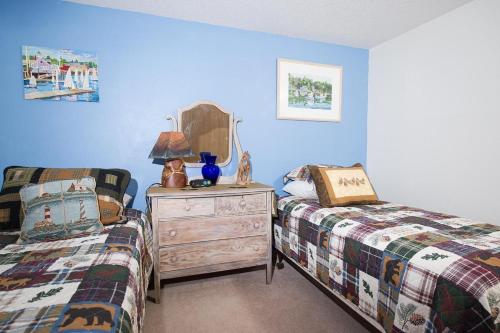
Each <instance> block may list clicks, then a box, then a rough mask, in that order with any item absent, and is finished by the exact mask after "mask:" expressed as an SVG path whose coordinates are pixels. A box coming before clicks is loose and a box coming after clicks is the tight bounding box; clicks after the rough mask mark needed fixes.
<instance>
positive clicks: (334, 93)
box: [277, 59, 342, 121]
mask: <svg viewBox="0 0 500 333" xmlns="http://www.w3.org/2000/svg"><path fill="white" fill-rule="evenodd" d="M277 84H278V86H277V116H278V119H293V120H316V121H340V115H341V107H342V67H340V66H333V65H324V64H314V63H307V62H301V61H294V60H287V59H278V79H277Z"/></svg>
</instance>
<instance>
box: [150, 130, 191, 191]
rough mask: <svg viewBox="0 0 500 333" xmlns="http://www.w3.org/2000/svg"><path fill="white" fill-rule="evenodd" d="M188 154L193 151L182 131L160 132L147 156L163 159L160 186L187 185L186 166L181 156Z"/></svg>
mask: <svg viewBox="0 0 500 333" xmlns="http://www.w3.org/2000/svg"><path fill="white" fill-rule="evenodd" d="M190 156H193V153H192V151H191V147H190V146H189V143H188V141H187V140H186V137H185V136H184V134H183V133H182V132H162V133H160V136H159V137H158V139H157V140H156V143H155V145H154V147H153V149H152V150H151V153H149V158H151V159H161V160H165V166H164V167H163V172H162V174H161V186H163V187H175V188H180V187H185V186H186V185H187V176H186V167H185V166H184V161H183V159H182V158H183V157H190Z"/></svg>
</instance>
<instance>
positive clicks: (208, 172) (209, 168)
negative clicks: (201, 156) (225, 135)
mask: <svg viewBox="0 0 500 333" xmlns="http://www.w3.org/2000/svg"><path fill="white" fill-rule="evenodd" d="M216 160H217V156H214V155H209V156H207V155H205V165H204V166H203V167H202V168H201V174H202V175H203V178H204V179H208V180H210V181H211V182H212V185H215V184H216V183H217V179H218V178H219V175H220V168H219V166H218V165H216V164H215V161H216Z"/></svg>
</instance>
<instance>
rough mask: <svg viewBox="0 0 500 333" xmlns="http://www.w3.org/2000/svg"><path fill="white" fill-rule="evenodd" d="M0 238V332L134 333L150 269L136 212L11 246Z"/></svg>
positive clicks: (145, 225) (147, 234) (147, 231)
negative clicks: (91, 228)
mask: <svg viewBox="0 0 500 333" xmlns="http://www.w3.org/2000/svg"><path fill="white" fill-rule="evenodd" d="M15 240H16V239H15V238H14V237H13V235H12V234H4V235H1V236H0V248H1V249H0V331H1V332H6V331H8V332H140V331H141V330H142V327H143V320H144V310H145V300H146V291H147V286H148V281H149V275H150V273H151V267H152V257H151V255H152V251H151V247H152V235H151V228H150V224H149V222H147V221H146V219H145V217H144V215H143V216H142V217H141V218H139V219H133V220H129V221H128V222H127V223H126V224H121V225H113V226H108V227H106V228H105V229H104V230H103V231H102V232H101V233H99V234H96V235H92V236H88V237H81V238H73V239H67V240H61V241H55V242H46V243H34V244H27V245H18V244H13V243H9V241H11V242H15Z"/></svg>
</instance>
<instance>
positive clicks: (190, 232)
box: [158, 214, 268, 246]
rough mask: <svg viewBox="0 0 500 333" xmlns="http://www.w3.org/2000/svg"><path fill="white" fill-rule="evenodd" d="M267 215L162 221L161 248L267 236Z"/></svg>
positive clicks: (160, 227)
mask: <svg viewBox="0 0 500 333" xmlns="http://www.w3.org/2000/svg"><path fill="white" fill-rule="evenodd" d="M267 220H268V217H267V215H265V214H260V215H245V216H228V217H203V218H201V217H198V218H196V217H193V218H190V219H181V220H169V221H160V222H159V224H158V229H159V230H158V232H159V239H160V246H163V245H175V244H184V243H192V242H200V241H210V240H217V239H225V238H235V237H247V236H256V235H265V234H266V231H267V230H266V225H267Z"/></svg>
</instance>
